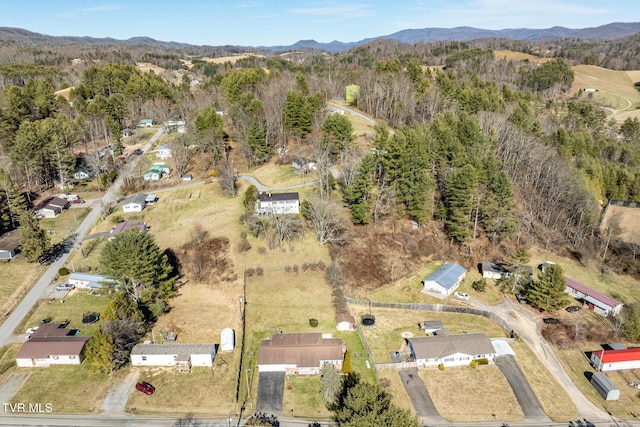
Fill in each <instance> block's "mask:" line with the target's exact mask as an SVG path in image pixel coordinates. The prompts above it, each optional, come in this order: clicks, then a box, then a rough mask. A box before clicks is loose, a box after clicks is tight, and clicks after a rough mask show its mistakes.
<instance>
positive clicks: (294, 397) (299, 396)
mask: <svg viewBox="0 0 640 427" xmlns="http://www.w3.org/2000/svg"><path fill="white" fill-rule="evenodd" d="M321 390H322V383H321V382H320V377H298V376H294V375H288V376H286V377H285V379H284V392H283V394H282V412H283V415H285V416H288V415H289V414H290V411H291V410H292V409H293V415H294V416H296V417H301V418H304V419H308V420H328V419H330V418H331V416H332V414H333V413H332V412H331V411H329V410H328V409H327V406H326V404H325V403H324V398H323V397H322V394H321Z"/></svg>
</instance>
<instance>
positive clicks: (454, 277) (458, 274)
mask: <svg viewBox="0 0 640 427" xmlns="http://www.w3.org/2000/svg"><path fill="white" fill-rule="evenodd" d="M466 274H467V270H465V269H464V267H462V266H460V265H458V264H443V265H442V266H441V267H440V268H438V269H437V270H436V271H434V272H433V273H432V274H431V275H430V276H429V277H427V278H426V279H424V280H423V281H422V284H423V286H424V288H423V289H422V292H423V293H428V292H434V293H437V294H443V295H445V296H447V295H451V294H452V293H453V291H455V290H456V289H457V288H458V286H460V282H462V281H463V280H464V278H465V276H466Z"/></svg>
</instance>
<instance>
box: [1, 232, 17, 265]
mask: <svg viewBox="0 0 640 427" xmlns="http://www.w3.org/2000/svg"><path fill="white" fill-rule="evenodd" d="M18 246H20V236H19V231H18V230H12V231H7V232H6V233H4V234H3V235H1V236H0V259H11V258H13V257H14V256H16V251H17V250H18Z"/></svg>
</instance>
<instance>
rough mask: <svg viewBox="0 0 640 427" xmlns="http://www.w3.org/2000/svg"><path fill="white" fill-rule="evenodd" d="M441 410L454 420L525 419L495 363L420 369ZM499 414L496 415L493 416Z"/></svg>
mask: <svg viewBox="0 0 640 427" xmlns="http://www.w3.org/2000/svg"><path fill="white" fill-rule="evenodd" d="M418 373H419V375H420V378H422V381H423V382H424V384H425V386H426V388H427V391H428V392H429V396H431V399H432V400H433V403H434V405H435V407H436V409H437V410H438V412H439V413H440V415H441V416H442V417H443V418H445V419H446V420H448V421H452V422H479V421H494V420H499V421H512V422H518V421H522V420H523V418H524V415H523V413H522V409H521V408H520V405H519V404H518V401H517V400H516V398H515V396H514V394H513V390H512V389H511V387H510V386H509V383H508V382H507V380H506V378H505V377H504V375H502V372H500V369H498V367H497V366H495V365H486V366H485V365H482V366H478V367H477V368H476V369H473V368H471V367H469V366H460V367H452V368H446V369H445V370H443V371H440V370H439V369H437V368H434V369H427V370H420V371H418ZM493 414H495V417H494V416H493Z"/></svg>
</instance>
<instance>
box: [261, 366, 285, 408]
mask: <svg viewBox="0 0 640 427" xmlns="http://www.w3.org/2000/svg"><path fill="white" fill-rule="evenodd" d="M284 375H285V374H284V372H260V376H259V377H258V402H257V403H256V412H266V413H267V414H274V415H275V414H281V413H282V393H283V392H284Z"/></svg>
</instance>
